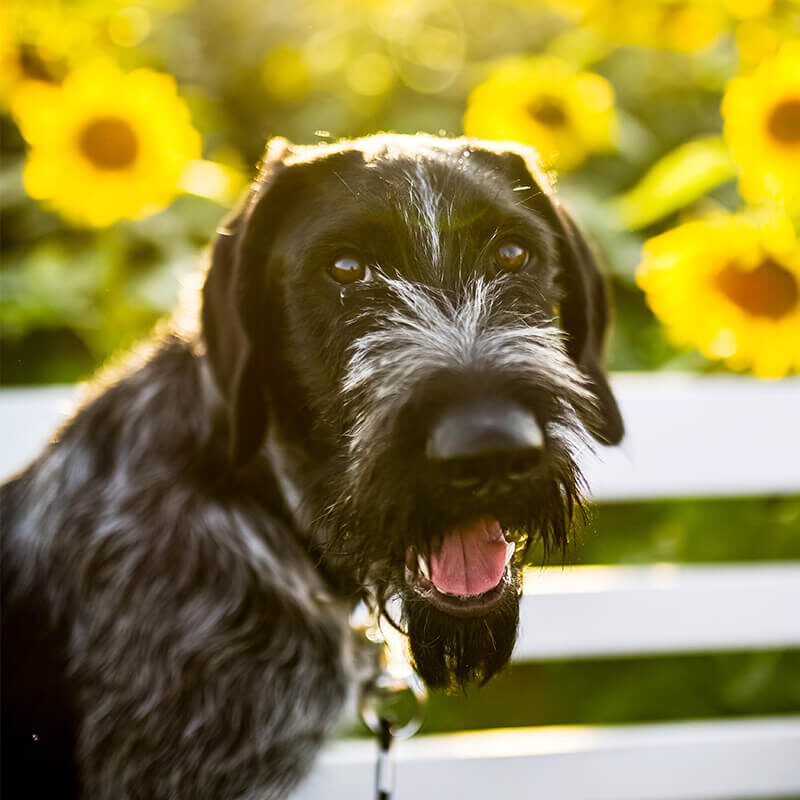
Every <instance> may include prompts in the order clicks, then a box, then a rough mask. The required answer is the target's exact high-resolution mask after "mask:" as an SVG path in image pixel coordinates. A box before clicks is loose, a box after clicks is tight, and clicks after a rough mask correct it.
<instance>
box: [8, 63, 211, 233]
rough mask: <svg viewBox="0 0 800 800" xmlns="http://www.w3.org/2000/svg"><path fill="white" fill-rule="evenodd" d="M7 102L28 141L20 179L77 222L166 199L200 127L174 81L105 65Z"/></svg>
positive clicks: (100, 220)
mask: <svg viewBox="0 0 800 800" xmlns="http://www.w3.org/2000/svg"><path fill="white" fill-rule="evenodd" d="M12 111H13V112H14V115H15V117H16V119H17V122H18V124H19V127H20V130H21V131H22V134H23V136H24V137H25V139H26V140H27V141H28V143H29V145H30V152H29V154H28V160H27V163H26V165H25V173H24V180H25V188H26V190H27V191H28V194H30V196H31V197H34V198H36V199H37V200H40V201H42V202H43V203H45V204H46V205H48V206H50V207H51V208H53V209H55V210H56V211H58V212H59V213H61V214H62V215H63V216H64V217H65V218H67V219H68V220H70V221H71V222H74V223H76V224H81V225H90V226H98V227H99V226H104V225H110V224H111V223H112V222H115V221H116V220H118V219H137V218H140V217H144V216H147V215H149V214H152V213H154V212H156V211H159V210H160V209H162V208H164V207H165V206H166V205H168V204H169V203H170V202H171V201H172V199H173V198H174V197H175V195H176V194H177V192H178V181H179V179H180V176H181V173H182V172H183V170H184V169H185V167H186V166H187V164H188V163H189V162H190V161H192V160H194V159H197V158H199V157H200V146H201V142H200V135H199V134H198V132H197V131H196V130H195V129H194V128H193V127H192V124H191V122H190V119H189V111H188V109H187V107H186V105H185V104H184V102H183V101H182V100H181V99H180V98H179V97H178V95H177V93H176V88H175V82H174V80H173V79H172V78H171V77H170V76H168V75H164V74H160V73H157V72H153V71H151V70H147V69H139V70H135V71H134V72H131V73H128V74H122V73H121V72H120V71H119V70H118V69H116V68H115V67H113V66H111V65H109V64H105V63H104V64H96V63H95V64H89V65H86V66H84V67H81V68H79V69H76V70H75V71H74V72H72V73H70V74H69V75H68V76H67V77H66V79H65V80H64V83H63V84H62V85H61V87H59V88H56V89H54V88H52V87H48V88H47V93H46V95H45V94H43V88H42V87H41V86H37V85H31V86H30V87H26V88H25V89H23V90H20V91H19V92H17V93H16V94H15V97H14V102H13V105H12Z"/></svg>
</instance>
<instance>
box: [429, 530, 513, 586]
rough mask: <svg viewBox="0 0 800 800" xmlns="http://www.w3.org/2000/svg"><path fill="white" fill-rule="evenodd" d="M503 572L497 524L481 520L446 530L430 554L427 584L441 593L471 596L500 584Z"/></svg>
mask: <svg viewBox="0 0 800 800" xmlns="http://www.w3.org/2000/svg"><path fill="white" fill-rule="evenodd" d="M505 569H506V540H505V538H504V537H503V531H502V529H501V527H500V523H499V522H498V521H497V520H496V519H493V518H492V517H481V518H480V519H477V520H475V521H474V522H471V523H470V524H469V525H465V526H464V527H461V528H456V529H455V530H452V531H450V533H448V534H447V535H446V536H445V537H444V541H443V542H442V546H441V548H440V549H439V552H438V553H432V554H431V581H433V585H434V586H435V587H436V588H437V589H438V590H439V591H440V592H443V593H444V594H460V595H462V596H466V597H473V596H475V595H478V594H483V593H484V592H488V591H489V589H493V588H494V587H495V586H497V584H498V583H500V579H501V578H502V577H503V573H504V572H505Z"/></svg>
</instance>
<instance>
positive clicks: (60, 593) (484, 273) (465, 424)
mask: <svg viewBox="0 0 800 800" xmlns="http://www.w3.org/2000/svg"><path fill="white" fill-rule="evenodd" d="M606 322H607V305H606V295H605V289H604V283H603V280H602V279H601V276H600V274H599V272H598V270H597V268H596V266H595V263H594V260H593V258H592V256H591V254H590V251H589V249H588V248H587V246H586V243H585V242H584V240H583V239H582V238H581V236H580V235H579V234H578V232H577V231H576V229H575V226H574V225H573V223H572V221H571V220H570V219H569V217H568V216H567V215H566V214H565V213H564V212H563V210H562V209H561V208H560V207H559V206H558V204H557V203H556V201H555V200H554V199H553V197H552V196H551V192H550V190H549V188H548V185H547V183H546V181H545V179H544V177H543V176H542V175H541V174H540V173H539V172H538V171H537V169H536V166H535V163H534V159H533V156H532V155H531V154H530V153H528V152H526V151H525V150H523V149H521V148H518V147H515V146H513V145H509V146H508V147H500V146H493V145H489V144H486V143H480V142H476V141H471V140H465V139H459V140H446V139H436V138H432V137H424V136H417V137H406V136H392V135H382V136H376V137H369V138H366V139H362V140H357V141H347V142H342V143H339V144H336V145H320V146H314V147H293V146H290V145H289V144H288V143H286V142H284V141H282V140H276V141H273V143H272V145H271V146H270V147H269V149H268V152H267V155H266V157H265V159H264V162H263V165H262V168H261V170H260V174H259V176H258V179H257V180H256V181H255V183H254V184H253V186H252V189H251V191H250V192H249V194H248V196H247V197H246V198H245V200H244V201H243V203H242V205H241V206H240V208H239V209H238V210H237V212H236V213H234V215H233V216H232V217H231V218H230V219H229V221H228V222H227V224H226V225H225V226H224V228H223V229H222V230H221V231H220V232H219V235H218V237H217V239H216V241H215V243H214V245H213V249H212V252H211V257H210V268H209V270H208V273H207V277H206V280H205V284H204V288H203V307H202V322H201V325H200V330H199V332H198V333H197V334H192V333H187V332H183V333H180V332H178V331H175V330H173V331H172V332H171V333H169V334H168V335H166V336H164V337H162V338H161V340H160V341H159V342H158V343H157V344H155V345H154V346H153V347H152V351H151V352H150V353H149V355H148V356H147V358H146V359H145V360H144V362H143V363H138V364H136V365H130V366H129V367H128V369H127V371H126V373H125V374H124V375H122V376H118V377H117V378H116V379H115V381H114V382H113V383H112V384H111V385H109V386H107V387H106V388H104V390H103V391H102V392H100V393H98V394H97V396H96V397H95V399H93V400H92V401H91V402H89V403H88V404H87V405H85V406H84V407H83V408H82V410H80V411H79V412H78V414H77V415H76V416H75V417H74V419H72V421H71V422H69V423H68V424H67V425H66V426H65V427H64V429H63V430H62V431H61V432H60V434H59V436H58V437H57V440H56V441H54V442H53V443H52V444H51V445H50V446H49V447H48V449H47V450H46V451H45V452H44V453H43V454H42V455H41V457H40V458H39V459H38V460H37V461H36V462H35V463H34V464H32V465H31V466H30V467H29V468H28V469H27V470H26V471H25V472H23V473H21V474H20V475H19V476H18V477H17V478H15V479H14V480H13V481H11V482H10V483H9V484H7V485H6V486H5V487H4V488H3V490H2V508H3V544H2V546H3V550H2V556H3V615H4V618H3V635H4V642H3V658H4V664H3V726H4V727H3V747H4V764H3V771H4V781H5V784H4V785H5V788H7V789H14V788H17V787H18V786H19V782H22V784H23V785H24V787H25V796H26V797H33V796H36V795H37V793H39V794H46V796H48V797H67V796H70V797H73V796H81V797H87V798H88V797H91V798H113V799H114V800H122V798H148V799H149V800H154V799H155V798H192V800H198V799H199V798H215V799H216V798H279V797H285V796H286V794H287V793H288V792H289V791H290V789H291V788H292V787H293V786H294V785H295V784H296V782H297V781H298V780H299V779H300V778H301V777H302V776H303V774H304V773H305V772H306V771H307V770H308V769H309V767H310V765H311V763H312V760H313V756H314V754H315V753H316V751H317V750H318V748H319V746H320V744H321V742H322V741H323V739H324V737H325V735H326V733H327V732H328V731H329V730H330V728H331V726H332V724H333V723H334V721H335V720H336V718H337V714H338V712H339V710H340V708H341V707H342V704H343V702H344V700H345V697H346V695H347V692H348V688H349V686H350V685H351V682H352V676H353V673H354V669H355V663H356V658H355V655H354V648H353V645H352V642H351V635H350V633H349V629H348V625H347V617H348V612H349V610H350V609H351V608H352V606H353V605H354V604H355V603H356V601H357V600H359V599H360V598H367V599H368V600H369V602H371V603H372V604H373V605H376V606H378V607H381V608H383V607H385V604H386V602H387V600H388V599H389V598H391V597H396V596H398V595H399V597H400V598H401V600H402V612H401V615H400V618H399V619H397V620H395V621H396V622H397V624H399V625H400V626H402V628H403V629H404V630H405V631H406V632H407V634H408V641H409V646H410V652H411V654H412V657H413V660H414V662H415V665H416V668H417V670H418V671H419V673H420V675H421V676H422V677H423V678H424V679H425V681H426V682H427V683H428V684H429V685H430V686H431V687H440V688H445V689H447V688H451V687H456V686H459V685H461V684H463V683H465V682H467V681H472V680H477V681H486V680H488V679H489V678H490V677H491V676H492V675H493V674H494V673H496V672H497V671H498V670H499V669H500V668H501V667H502V666H503V665H504V664H505V663H506V662H507V660H508V658H509V655H510V653H511V650H512V647H513V644H514V639H515V635H516V628H517V617H518V608H519V593H520V574H521V567H522V564H523V561H524V554H525V548H526V545H527V543H528V542H529V541H530V540H531V539H532V538H534V537H540V538H541V539H543V540H544V542H545V543H546V544H547V545H550V546H553V545H554V546H556V547H558V546H563V544H564V543H565V542H566V540H567V535H568V531H569V527H570V521H571V518H572V515H573V510H574V508H575V506H576V504H579V503H580V484H581V482H580V477H579V473H578V468H577V467H576V464H575V451H576V447H577V446H578V444H579V442H580V440H581V439H582V438H585V437H586V435H587V432H588V433H589V434H591V435H592V436H594V437H595V438H596V439H598V440H600V441H602V442H606V443H615V442H617V441H619V439H620V438H621V436H622V422H621V419H620V416H619V412H618V410H617V406H616V403H615V401H614V398H613V397H612V394H611V392H610V390H609V386H608V384H607V381H606V378H605V375H604V372H603V368H602V364H601V351H602V345H603V339H604V335H605V330H606ZM11 796H13V795H10V794H7V795H6V797H11ZM17 796H20V795H17Z"/></svg>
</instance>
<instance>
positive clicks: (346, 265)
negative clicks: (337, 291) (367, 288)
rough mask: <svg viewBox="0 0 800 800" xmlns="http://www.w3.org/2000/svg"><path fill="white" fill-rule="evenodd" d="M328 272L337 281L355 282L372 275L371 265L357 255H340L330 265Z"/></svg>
mask: <svg viewBox="0 0 800 800" xmlns="http://www.w3.org/2000/svg"><path fill="white" fill-rule="evenodd" d="M328 273H329V274H330V276H331V277H332V278H333V279H334V280H335V281H336V282H337V283H355V282H356V281H363V280H369V279H370V278H371V277H372V272H371V270H370V268H369V266H368V265H367V264H365V263H364V262H363V261H361V260H360V259H358V258H356V256H339V258H337V259H336V261H334V262H333V264H331V265H330V267H328Z"/></svg>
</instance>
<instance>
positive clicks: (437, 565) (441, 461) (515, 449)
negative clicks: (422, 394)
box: [406, 400, 545, 616]
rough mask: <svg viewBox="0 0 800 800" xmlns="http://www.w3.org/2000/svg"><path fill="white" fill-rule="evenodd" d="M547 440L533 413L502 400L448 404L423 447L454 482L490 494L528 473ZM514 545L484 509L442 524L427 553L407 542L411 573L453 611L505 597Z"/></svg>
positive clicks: (417, 585)
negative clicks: (459, 521)
mask: <svg viewBox="0 0 800 800" xmlns="http://www.w3.org/2000/svg"><path fill="white" fill-rule="evenodd" d="M544 447H545V438H544V433H543V432H542V429H541V427H540V426H539V423H538V422H537V420H536V418H535V417H534V416H533V414H532V413H530V412H529V411H526V410H525V409H523V408H522V407H520V406H518V405H516V404H514V403H510V402H507V401H502V400H497V401H493V402H484V403H480V404H469V405H456V406H453V407H451V408H448V409H447V410H445V411H444V412H443V413H442V414H441V415H440V416H439V417H438V418H437V419H436V421H435V423H434V425H433V426H432V429H431V431H430V434H429V436H428V440H427V444H426V449H425V454H426V456H427V459H428V461H429V462H430V463H431V464H432V465H433V466H434V467H435V469H436V470H437V471H438V473H439V474H440V476H441V478H442V480H443V483H445V484H447V485H448V486H449V487H451V488H453V489H456V490H464V491H468V492H470V493H471V494H473V495H477V496H480V495H482V494H485V495H487V496H490V495H492V494H495V493H496V492H497V491H498V490H500V489H503V490H508V489H509V488H510V487H511V486H512V485H513V484H514V483H517V482H521V481H525V480H530V479H531V478H532V476H534V475H535V474H536V472H537V470H538V469H539V467H540V465H541V462H542V458H543V453H544ZM515 551H516V544H515V543H514V542H513V541H510V540H509V539H508V538H507V537H506V535H505V534H504V532H503V529H502V527H501V525H500V522H499V521H498V520H497V519H496V518H495V517H493V516H491V515H490V514H482V515H481V516H479V517H477V518H475V519H472V520H469V521H467V522H465V523H464V524H461V525H458V526H457V527H455V528H453V529H451V530H449V531H447V532H445V533H444V535H443V536H441V537H440V538H439V539H438V540H437V541H435V542H432V543H431V547H430V550H429V552H427V553H423V552H419V551H417V550H415V549H414V548H409V549H408V551H407V553H406V566H407V570H406V580H407V582H408V583H409V584H410V585H411V586H412V587H413V588H414V589H415V590H416V592H417V593H418V594H420V595H421V596H422V597H424V599H426V600H428V601H429V602H430V603H432V604H433V605H434V606H436V607H438V608H439V609H441V610H442V611H445V612H446V613H448V614H452V615H455V616H478V615H482V614H487V613H489V612H490V611H492V610H493V609H494V608H495V607H496V606H497V605H498V604H499V603H500V602H501V601H502V598H503V594H504V592H505V591H506V589H507V587H508V585H509V583H510V578H511V561H512V558H513V556H514V553H515Z"/></svg>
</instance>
